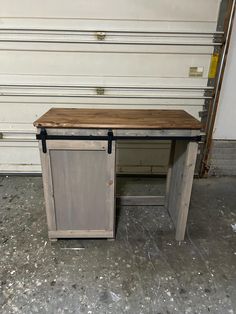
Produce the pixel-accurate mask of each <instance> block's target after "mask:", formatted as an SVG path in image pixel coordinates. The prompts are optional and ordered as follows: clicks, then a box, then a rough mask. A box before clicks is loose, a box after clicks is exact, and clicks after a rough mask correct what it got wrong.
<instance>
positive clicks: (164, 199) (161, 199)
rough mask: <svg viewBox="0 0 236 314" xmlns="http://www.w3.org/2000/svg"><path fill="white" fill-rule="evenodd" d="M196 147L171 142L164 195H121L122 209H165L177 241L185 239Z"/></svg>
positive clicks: (184, 142)
mask: <svg viewBox="0 0 236 314" xmlns="http://www.w3.org/2000/svg"><path fill="white" fill-rule="evenodd" d="M197 147H198V145H197V143H196V142H189V141H186V140H185V141H172V145H171V152H170V160H169V169H168V173H167V178H166V194H165V195H164V194H162V195H122V194H119V195H117V204H118V205H120V206H165V207H166V209H167V210H168V212H169V214H170V217H171V219H172V221H173V224H174V226H175V229H176V235H175V238H176V240H177V241H182V240H184V235H185V229H186V223H187V217H188V209H189V203H190V197H191V190H192V183H193V177H194V168H195V163H196V156H197Z"/></svg>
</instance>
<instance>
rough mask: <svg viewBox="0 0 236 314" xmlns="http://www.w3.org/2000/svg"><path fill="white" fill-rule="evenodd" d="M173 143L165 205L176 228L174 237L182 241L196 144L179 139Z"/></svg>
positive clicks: (195, 155) (194, 162)
mask: <svg viewBox="0 0 236 314" xmlns="http://www.w3.org/2000/svg"><path fill="white" fill-rule="evenodd" d="M174 145H175V149H174V152H172V154H173V156H172V160H171V161H172V164H171V166H170V170H169V172H171V173H169V179H168V182H167V190H168V191H167V192H168V194H167V202H166V205H167V208H168V211H169V214H170V216H171V218H172V220H173V223H174V225H175V228H176V235H175V238H176V240H177V241H182V240H184V235H185V229H186V223H187V218H188V209H189V203H190V197H191V191H192V184H193V176H194V169H195V164H196V157H197V149H198V144H197V143H196V142H188V141H182V140H181V141H176V142H175V144H174Z"/></svg>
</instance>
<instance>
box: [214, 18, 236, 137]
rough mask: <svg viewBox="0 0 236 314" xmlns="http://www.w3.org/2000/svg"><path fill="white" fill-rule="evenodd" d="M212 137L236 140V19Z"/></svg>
mask: <svg viewBox="0 0 236 314" xmlns="http://www.w3.org/2000/svg"><path fill="white" fill-rule="evenodd" d="M213 138H214V139H218V140H236V19H235V20H234V25H233V32H232V35H231V43H230V48H229V54H228V60H227V64H226V69H225V75H224V80H223V86H222V90H221V96H220V102H219V107H218V113H217V116H216V122H215V128H214V133H213Z"/></svg>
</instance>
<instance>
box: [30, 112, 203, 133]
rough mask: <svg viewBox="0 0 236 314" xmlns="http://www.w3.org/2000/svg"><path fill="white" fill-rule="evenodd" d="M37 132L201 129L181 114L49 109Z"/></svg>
mask: <svg viewBox="0 0 236 314" xmlns="http://www.w3.org/2000/svg"><path fill="white" fill-rule="evenodd" d="M34 126H36V127H38V128H42V127H45V128H111V129H201V123H200V122H199V121H198V120H197V119H195V118H194V117H193V116H191V115H190V114H188V113H187V112H185V111H184V110H159V109H156V110H151V109H141V110H136V109H76V108H52V109H50V110H49V111H48V112H47V113H45V114H44V115H43V116H42V117H41V118H39V119H38V120H36V121H35V122H34Z"/></svg>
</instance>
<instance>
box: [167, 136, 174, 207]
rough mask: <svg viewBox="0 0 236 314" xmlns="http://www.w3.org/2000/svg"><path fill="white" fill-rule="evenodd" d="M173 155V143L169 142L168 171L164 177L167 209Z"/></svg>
mask: <svg viewBox="0 0 236 314" xmlns="http://www.w3.org/2000/svg"><path fill="white" fill-rule="evenodd" d="M174 154H175V141H172V142H171V149H170V157H169V163H168V171H167V176H166V197H165V206H166V208H168V206H169V205H168V201H169V191H170V182H171V171H172V167H173V163H174Z"/></svg>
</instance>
